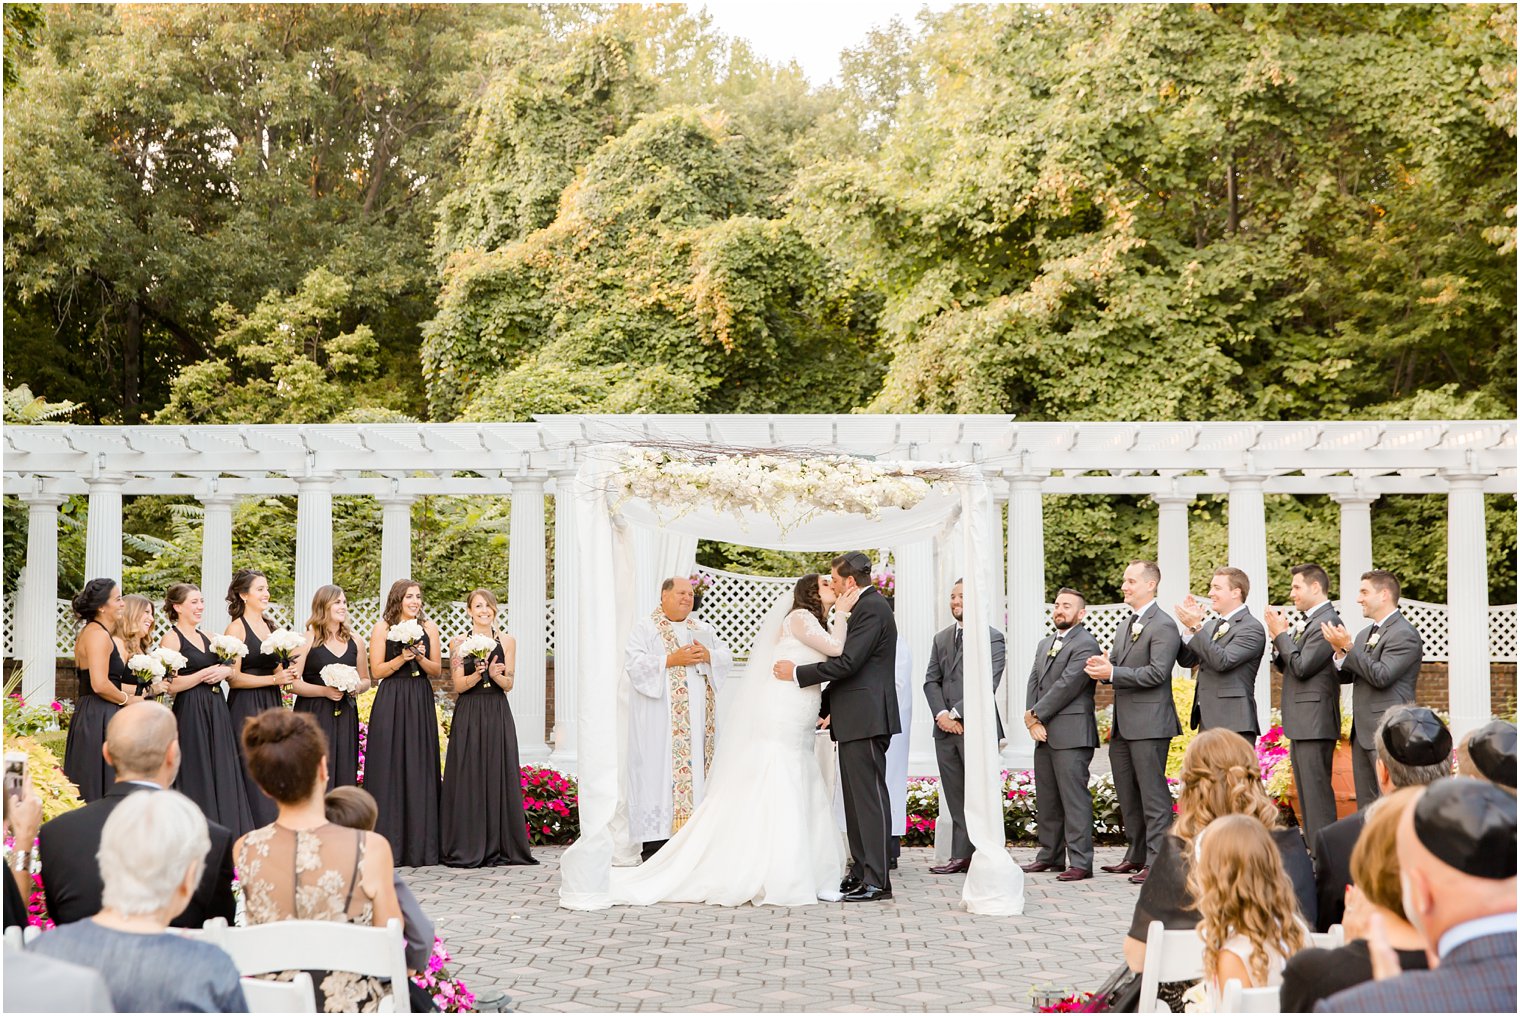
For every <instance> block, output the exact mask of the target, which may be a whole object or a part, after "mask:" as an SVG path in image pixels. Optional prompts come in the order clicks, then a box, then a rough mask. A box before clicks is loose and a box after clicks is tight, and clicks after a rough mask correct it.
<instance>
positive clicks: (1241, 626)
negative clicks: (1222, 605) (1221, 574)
mask: <svg viewBox="0 0 1520 1016" xmlns="http://www.w3.org/2000/svg"><path fill="white" fill-rule="evenodd" d="M1226 623H1228V624H1229V628H1227V629H1225V630H1224V634H1222V635H1220V636H1219V637H1218V638H1217V639H1216V638H1215V637H1214V636H1215V634H1216V633H1218V632H1219V630H1220V629H1221V628H1223V627H1224V625H1225V624H1226ZM1266 651H1267V629H1266V628H1264V627H1263V626H1262V623H1261V622H1260V621H1258V620H1257V619H1256V618H1254V617H1252V616H1251V612H1250V611H1249V610H1247V609H1245V608H1243V607H1242V608H1240V609H1239V610H1237V611H1236V613H1235V614H1234V616H1233V617H1232V618H1230V619H1229V621H1228V622H1226V620H1225V619H1224V618H1218V617H1216V618H1214V619H1213V620H1211V621H1209V622H1208V623H1207V624H1205V625H1204V626H1203V627H1202V628H1201V629H1200V630H1199V632H1198V634H1197V635H1194V636H1193V637H1192V638H1191V639H1189V640H1188V641H1186V642H1184V643H1183V644H1182V648H1181V649H1180V650H1178V652H1177V662H1178V663H1180V664H1182V665H1183V666H1184V667H1197V668H1198V688H1197V690H1196V691H1195V692H1194V694H1193V727H1194V729H1198V728H1202V729H1204V730H1212V729H1214V728H1215V727H1223V728H1224V729H1225V730H1233V731H1235V732H1236V733H1237V734H1239V735H1241V736H1242V737H1244V738H1245V739H1246V740H1247V741H1250V742H1251V743H1252V744H1253V745H1254V744H1255V743H1256V738H1257V737H1259V736H1260V735H1261V724H1260V722H1259V721H1258V720H1257V718H1256V672H1257V670H1258V669H1260V667H1261V658H1262V656H1263V655H1264V654H1265V653H1266Z"/></svg>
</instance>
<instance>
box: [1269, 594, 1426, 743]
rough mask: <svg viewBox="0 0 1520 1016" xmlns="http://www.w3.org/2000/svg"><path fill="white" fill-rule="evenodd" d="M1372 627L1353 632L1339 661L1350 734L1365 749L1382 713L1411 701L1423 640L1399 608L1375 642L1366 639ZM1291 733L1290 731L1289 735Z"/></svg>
mask: <svg viewBox="0 0 1520 1016" xmlns="http://www.w3.org/2000/svg"><path fill="white" fill-rule="evenodd" d="M1371 636H1372V628H1371V627H1367V628H1363V629H1362V630H1361V631H1359V632H1357V633H1356V638H1355V639H1354V640H1352V643H1351V648H1350V649H1349V650H1347V652H1346V658H1345V659H1344V660H1342V661H1341V679H1340V683H1341V684H1349V685H1351V736H1352V738H1353V739H1354V740H1355V741H1356V743H1357V746H1358V747H1360V748H1363V749H1366V750H1367V751H1371V750H1372V749H1373V748H1375V747H1377V742H1376V741H1375V740H1374V737H1373V735H1375V734H1376V733H1377V728H1378V724H1379V723H1381V722H1382V720H1383V714H1384V713H1386V712H1387V711H1388V710H1390V709H1392V708H1393V707H1394V706H1399V705H1406V704H1408V703H1410V702H1413V701H1414V686H1415V682H1416V681H1417V680H1418V679H1419V676H1420V664H1421V663H1422V662H1423V661H1424V659H1425V640H1424V639H1422V638H1420V633H1419V631H1417V630H1416V629H1415V626H1414V625H1412V624H1410V623H1409V620H1408V619H1407V618H1406V617H1405V616H1404V615H1403V614H1402V613H1401V612H1399V611H1394V612H1393V613H1392V614H1389V615H1388V616H1387V617H1385V618H1383V623H1382V624H1381V625H1379V626H1378V643H1377V645H1375V646H1373V647H1372V648H1371V649H1368V648H1367V642H1368V640H1369V639H1370V638H1371ZM1289 736H1291V735H1289Z"/></svg>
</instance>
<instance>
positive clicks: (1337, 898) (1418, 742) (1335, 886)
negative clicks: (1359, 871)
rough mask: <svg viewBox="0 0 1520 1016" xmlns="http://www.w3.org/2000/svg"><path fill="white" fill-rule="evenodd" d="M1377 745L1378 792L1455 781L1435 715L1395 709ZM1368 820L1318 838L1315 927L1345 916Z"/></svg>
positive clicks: (1335, 826) (1351, 820) (1335, 825)
mask: <svg viewBox="0 0 1520 1016" xmlns="http://www.w3.org/2000/svg"><path fill="white" fill-rule="evenodd" d="M1373 743H1374V744H1376V745H1377V756H1378V757H1377V762H1376V764H1375V768H1376V770H1377V782H1378V792H1379V793H1380V794H1387V793H1390V792H1392V791H1394V790H1397V789H1399V788H1401V787H1423V786H1425V785H1426V784H1429V783H1434V782H1435V781H1436V780H1439V779H1440V778H1441V777H1443V776H1450V775H1451V731H1449V730H1447V729H1446V724H1444V723H1442V722H1441V718H1440V717H1439V716H1437V715H1436V714H1435V711H1434V710H1432V709H1427V708H1425V707H1424V706H1395V707H1394V708H1392V709H1390V710H1388V711H1387V712H1386V713H1384V714H1383V719H1382V722H1381V723H1379V724H1378V728H1377V732H1376V733H1375V734H1374V735H1373ZM1366 820H1367V812H1366V810H1365V809H1364V810H1362V811H1358V812H1356V813H1354V814H1351V815H1347V816H1346V817H1345V818H1343V819H1341V820H1339V821H1337V822H1332V823H1330V824H1329V825H1327V826H1325V828H1323V829H1321V830H1320V833H1319V835H1318V836H1317V837H1315V845H1314V883H1315V893H1316V896H1317V898H1318V906H1317V907H1316V914H1317V916H1316V917H1315V918H1314V924H1315V927H1316V928H1317V930H1319V931H1329V930H1330V926H1331V925H1333V924H1340V923H1341V917H1342V916H1343V915H1344V914H1345V912H1346V886H1347V885H1349V884H1350V883H1351V851H1352V849H1353V848H1354V847H1355V846H1356V840H1357V837H1358V836H1360V835H1361V833H1362V823H1364V822H1365V821H1366Z"/></svg>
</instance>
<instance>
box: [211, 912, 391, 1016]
mask: <svg viewBox="0 0 1520 1016" xmlns="http://www.w3.org/2000/svg"><path fill="white" fill-rule="evenodd" d="M205 940H206V941H208V942H212V943H214V944H216V945H219V946H221V947H222V948H223V949H225V950H226V951H227V954H228V955H229V956H231V957H232V962H233V963H234V964H235V965H236V966H237V968H238V973H240V974H243V975H245V976H246V975H248V974H268V973H273V972H275V971H279V970H342V971H346V972H348V973H353V974H359V975H361V976H363V977H380V978H387V979H389V981H390V991H391V993H390V996H389V997H388V998H386V999H383V1000H381V1003H380V1005H381V1011H382V1012H398V1013H409V1012H411V1011H412V1005H411V996H410V995H409V994H408V993H407V986H406V985H407V978H406V939H405V937H404V936H403V935H402V933H401V921H400V919H398V918H395V917H393V918H391V919H390V921H389V922H387V924H386V926H385V927H384V928H367V927H361V926H359V925H354V924H340V923H338V922H336V921H275V922H273V923H271V924H257V925H254V926H253V927H251V928H222V929H212V928H211V927H210V926H209V922H208V927H207V928H206V939H205ZM387 1003H389V1004H387Z"/></svg>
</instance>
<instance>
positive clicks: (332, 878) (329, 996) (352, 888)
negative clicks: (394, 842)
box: [235, 709, 401, 1012]
mask: <svg viewBox="0 0 1520 1016" xmlns="http://www.w3.org/2000/svg"><path fill="white" fill-rule="evenodd" d="M243 748H244V753H245V754H246V755H247V758H248V768H249V769H250V771H251V772H252V773H253V778H254V779H256V780H257V781H258V782H259V786H260V787H261V788H263V790H264V792H265V793H266V794H268V795H269V797H270V798H272V799H273V800H274V801H275V803H276V805H277V807H278V816H277V817H276V819H275V821H274V822H273V823H272V824H270V825H267V826H264V827H263V828H262V829H255V830H254V831H253V832H251V833H249V834H248V835H247V836H244V837H243V838H242V839H240V840H238V843H237V847H236V851H235V852H236V856H237V869H238V877H239V879H240V880H241V883H242V886H243V901H244V906H245V909H246V916H247V920H248V923H249V924H269V923H272V922H275V921H289V920H298V921H335V922H339V923H345V924H363V925H374V926H375V927H384V926H385V924H386V922H387V921H389V920H390V919H391V918H397V919H400V918H401V907H400V905H399V904H398V903H397V901H396V890H395V886H394V884H393V877H394V872H393V870H392V867H391V848H390V844H388V843H387V842H386V841H385V838H384V837H383V836H377V835H375V834H374V833H369V832H364V831H363V830H359V829H348V828H345V827H343V826H339V825H334V824H332V823H330V822H328V820H327V814H326V811H325V809H324V806H323V792H324V791H325V790H326V789H327V743H326V739H325V738H324V737H323V736H322V731H321V730H320V729H318V727H317V724H316V721H315V720H313V719H312V718H311V717H310V716H309V715H306V714H303V713H294V712H287V711H285V710H283V709H282V710H273V711H269V712H265V713H262V714H260V715H258V716H256V717H254V718H253V719H251V720H249V721H248V723H247V725H246V726H245V727H244V729H243ZM308 972H309V973H310V974H311V977H312V983H313V984H314V985H315V987H316V991H317V1008H318V1010H319V1011H322V1012H376V1011H378V1007H379V1004H380V1000H381V999H382V998H383V997H384V996H385V995H386V994H388V993H389V990H390V988H389V987H388V986H386V985H385V984H383V983H382V982H381V981H380V980H378V979H376V978H372V977H361V976H359V975H357V974H353V973H349V972H347V971H341V970H336V971H333V970H313V971H308ZM294 973H295V972H294V971H287V972H286V973H284V974H279V975H276V976H275V979H276V980H288V979H289V978H290V977H292V976H294Z"/></svg>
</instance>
